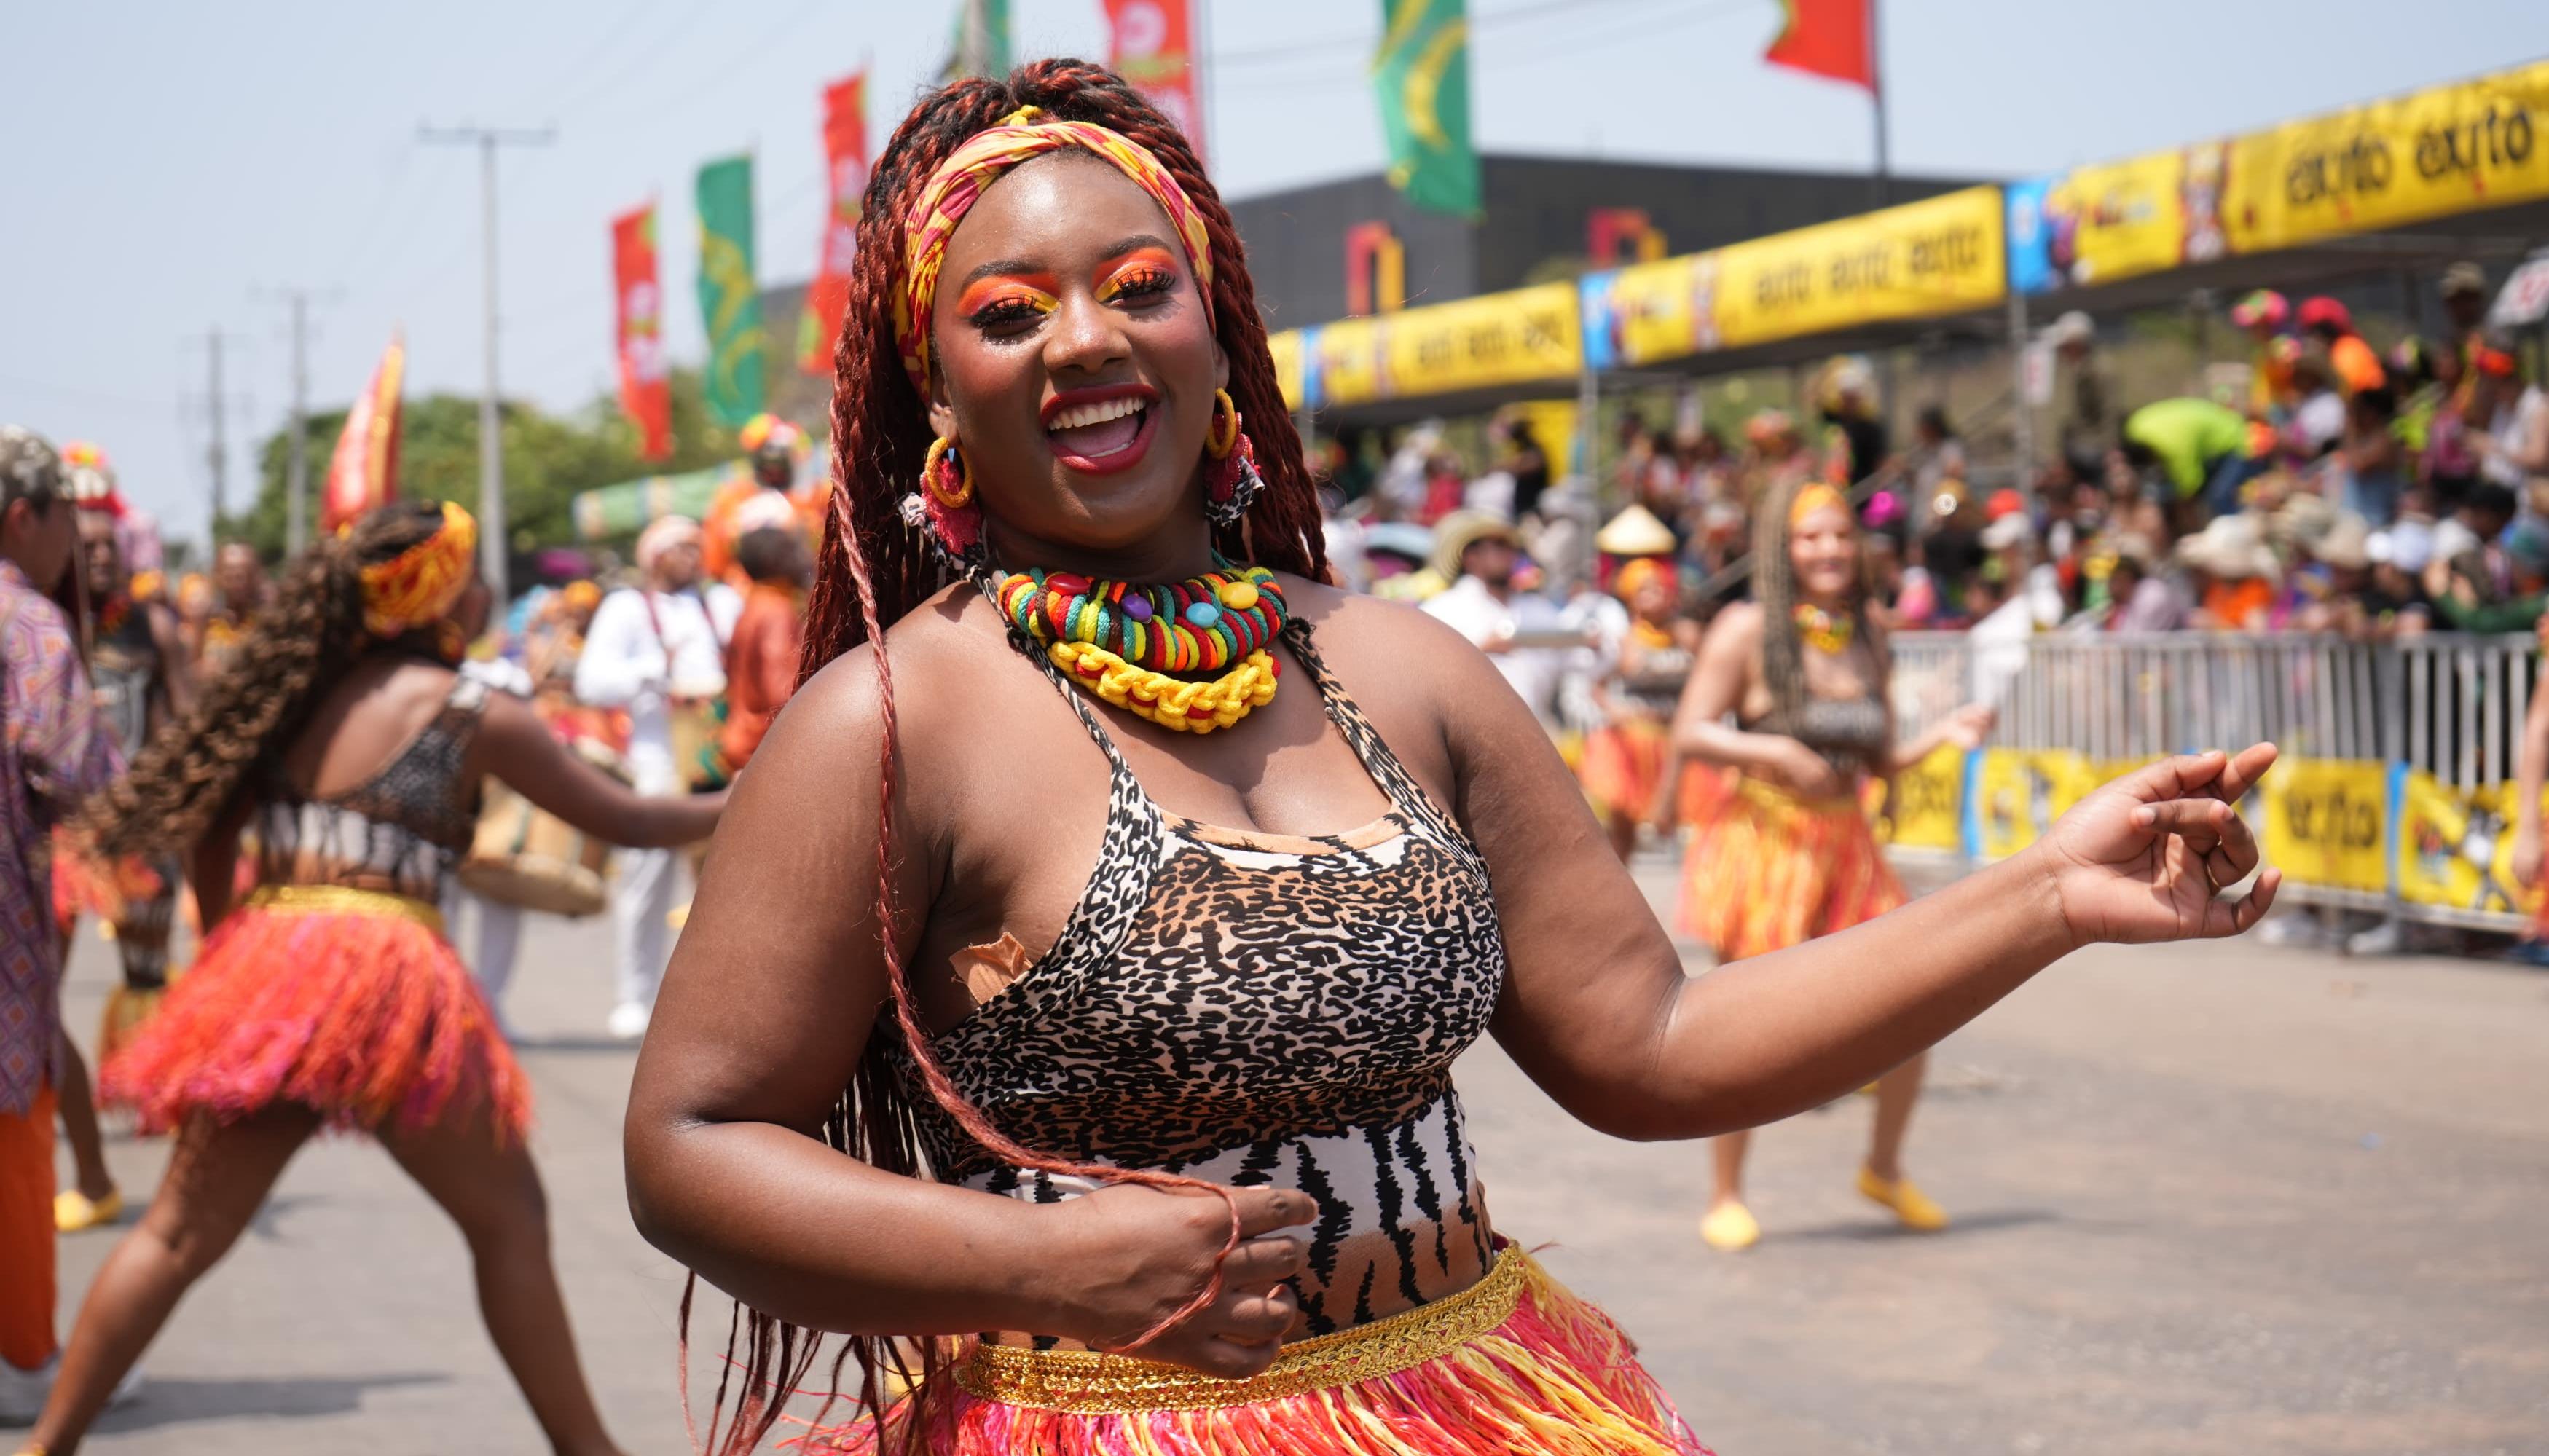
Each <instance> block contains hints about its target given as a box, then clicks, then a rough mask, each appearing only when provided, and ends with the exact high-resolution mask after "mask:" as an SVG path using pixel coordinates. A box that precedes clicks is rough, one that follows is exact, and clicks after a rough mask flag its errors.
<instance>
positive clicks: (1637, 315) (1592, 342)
mask: <svg viewBox="0 0 2549 1456" xmlns="http://www.w3.org/2000/svg"><path fill="white" fill-rule="evenodd" d="M1719 267H1720V264H1719V261H1718V256H1717V254H1715V253H1713V252H1707V253H1684V254H1683V255H1681V256H1680V257H1677V258H1658V259H1656V260H1655V261H1654V262H1652V263H1633V264H1631V265H1629V266H1628V267H1626V268H1622V269H1620V270H1619V271H1618V272H1616V273H1613V274H1611V275H1610V277H1609V280H1608V281H1607V283H1606V284H1604V285H1603V286H1601V287H1600V288H1599V289H1597V290H1596V291H1595V293H1593V294H1591V295H1588V299H1587V307H1586V308H1585V310H1584V318H1585V326H1586V327H1587V328H1599V329H1601V330H1603V334H1602V337H1600V338H1598V339H1596V338H1587V339H1586V340H1585V341H1584V347H1585V351H1586V353H1587V354H1588V355H1590V356H1591V357H1593V358H1594V359H1595V360H1596V361H1598V364H1599V366H1600V367H1602V368H1606V369H1608V368H1619V367H1628V368H1636V367H1638V366H1639V365H1643V364H1652V363H1654V362H1656V361H1657V360H1660V359H1680V358H1685V357H1687V356H1689V355H1691V354H1696V353H1700V352H1702V351H1704V350H1708V349H1713V348H1716V347H1717V344H1718V338H1717V278H1718V272H1719Z"/></svg>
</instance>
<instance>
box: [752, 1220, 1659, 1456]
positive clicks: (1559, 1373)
mask: <svg viewBox="0 0 2549 1456" xmlns="http://www.w3.org/2000/svg"><path fill="white" fill-rule="evenodd" d="M884 1425H885V1439H884V1443H883V1445H882V1446H881V1447H880V1445H879V1443H878V1436H877V1423H876V1422H875V1421H874V1420H871V1419H861V1420H858V1421H856V1422H853V1423H850V1424H845V1425H837V1426H830V1427H825V1428H822V1429H818V1430H816V1431H814V1432H812V1433H811V1434H810V1435H808V1436H806V1437H805V1438H803V1439H802V1441H800V1442H797V1443H796V1444H798V1445H799V1446H800V1447H801V1448H802V1450H804V1451H808V1452H815V1453H827V1456H841V1453H859V1456H879V1453H883V1456H903V1453H925V1456H993V1453H1001V1456H1006V1453H1010V1452H1025V1451H1033V1452H1036V1453H1039V1456H1474V1453H1499V1456H1502V1453H1512V1456H1707V1450H1708V1448H1707V1447H1705V1446H1702V1445H1701V1444H1700V1443H1699V1438H1698V1437H1697V1436H1695V1435H1693V1434H1692V1433H1691V1430H1690V1428H1689V1427H1688V1426H1687V1425H1685V1424H1683V1423H1682V1420H1681V1417H1680V1416H1679V1415H1677V1414H1675V1413H1674V1411H1673V1409H1672V1403H1671V1402H1670V1401H1668V1400H1666V1399H1665V1397H1664V1394H1663V1392H1662V1390H1661V1389H1659V1388H1658V1387H1657V1386H1656V1385H1655V1382H1654V1379H1653V1377H1652V1376H1650V1375H1648V1374H1647V1372H1646V1370H1645V1368H1644V1367H1643V1366H1641V1365H1639V1363H1638V1358H1637V1352H1636V1350H1635V1348H1634V1347H1633V1346H1631V1345H1630V1343H1629V1340H1628V1337H1627V1336H1625V1335H1623V1334H1622V1333H1621V1332H1620V1330H1619V1327H1618V1326H1617V1325H1614V1324H1613V1323H1612V1322H1611V1320H1610V1319H1609V1317H1607V1316H1605V1315H1604V1314H1603V1313H1602V1312H1601V1311H1599V1310H1597V1309H1595V1308H1593V1307H1592V1306H1591V1305H1588V1304H1586V1303H1584V1302H1583V1301H1582V1300H1579V1299H1577V1298H1575V1297H1574V1296H1573V1295H1570V1294H1568V1293H1567V1292H1566V1291H1565V1289H1563V1288H1562V1287H1560V1286H1559V1285H1558V1282H1557V1281H1556V1280H1554V1279H1552V1278H1550V1277H1549V1274H1548V1272H1547V1271H1546V1270H1544V1269H1542V1268H1541V1267H1540V1265H1539V1264H1538V1263H1537V1262H1536V1261H1534V1260H1533V1258H1532V1257H1531V1255H1529V1254H1527V1253H1524V1252H1523V1251H1522V1250H1520V1249H1518V1248H1512V1247H1507V1248H1506V1249H1505V1250H1504V1252H1503V1253H1502V1254H1501V1255H1500V1256H1499V1257H1498V1258H1497V1260H1496V1264H1495V1267H1494V1268H1493V1269H1492V1270H1490V1271H1489V1272H1488V1274H1487V1277H1486V1278H1484V1279H1482V1280H1480V1281H1478V1283H1476V1284H1475V1285H1472V1286H1471V1287H1470V1288H1468V1289H1465V1290H1463V1291H1462V1292H1461V1293H1459V1294H1456V1295H1453V1296H1451V1297H1450V1298H1448V1299H1444V1300H1439V1301H1437V1302H1435V1303H1433V1304H1430V1305H1425V1306H1422V1307H1420V1308H1418V1309H1414V1310H1410V1311H1408V1312H1407V1313H1405V1314H1403V1315H1396V1316H1393V1317H1391V1318H1389V1319H1381V1320H1378V1321H1375V1322H1373V1323H1370V1324H1366V1325H1362V1326H1359V1327H1357V1328H1354V1329H1349V1330H1345V1331H1343V1332H1341V1333H1337V1334H1329V1335H1320V1336H1318V1337H1316V1338H1313V1339H1306V1340H1302V1341H1299V1342H1298V1343H1295V1344H1290V1345H1286V1346H1284V1347H1283V1352H1282V1353H1281V1354H1280V1355H1278V1356H1276V1357H1275V1363H1274V1365H1273V1366H1271V1367H1270V1368H1268V1369H1267V1370H1266V1372H1265V1373H1264V1374H1261V1375H1257V1376H1253V1377H1251V1378H1249V1379H1247V1380H1220V1379H1216V1378H1214V1377H1212V1376H1208V1375H1200V1374H1197V1373H1195V1372H1193V1371H1190V1370H1186V1369H1183V1368H1181V1367H1180V1366H1175V1365H1164V1364H1160V1363H1157V1362H1155V1361H1150V1360H1137V1359H1132V1358H1129V1357H1126V1356H1122V1355H1101V1354H1098V1353H1095V1352H1093V1351H1086V1350H1034V1349H1027V1348H1023V1347H1020V1346H1014V1345H987V1344H982V1343H972V1344H970V1345H969V1346H968V1347H967V1348H965V1349H964V1350H962V1351H961V1352H960V1353H959V1354H958V1355H957V1358H956V1362H955V1363H954V1364H953V1365H952V1366H950V1367H949V1369H948V1371H947V1373H946V1374H945V1375H943V1376H940V1377H937V1378H935V1379H933V1380H932V1381H930V1382H929V1383H928V1384H925V1385H923V1386H922V1387H921V1388H920V1389H919V1390H917V1391H915V1392H914V1393H912V1394H911V1395H910V1396H908V1397H906V1398H905V1399H903V1400H902V1401H900V1402H898V1403H897V1404H896V1405H895V1406H894V1407H893V1408H892V1409H891V1410H888V1411H887V1413H886V1417H885V1421H884Z"/></svg>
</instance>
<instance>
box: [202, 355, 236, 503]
mask: <svg viewBox="0 0 2549 1456" xmlns="http://www.w3.org/2000/svg"><path fill="white" fill-rule="evenodd" d="M204 361H205V363H206V364H207V365H208V366H209V368H208V369H207V376H208V378H207V382H206V386H205V387H206V389H207V390H208V391H210V395H209V398H210V401H211V406H212V411H213V442H212V444H211V445H209V446H208V447H206V449H205V451H204V460H205V463H206V464H208V465H210V466H211V467H212V468H213V524H212V529H211V530H210V531H208V532H207V533H206V534H208V535H210V536H211V537H212V538H213V548H214V550H215V551H217V552H218V551H219V550H220V549H221V544H222V512H223V511H224V510H225V509H226V508H227V507H228V504H229V501H230V465H231V449H230V439H229V436H228V435H227V433H226V432H225V429H224V425H225V416H226V415H228V414H229V413H230V400H229V399H228V398H227V397H226V396H224V395H223V394H222V331H221V330H220V329H218V328H216V329H214V330H213V331H212V332H210V333H208V334H206V335H204Z"/></svg>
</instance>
